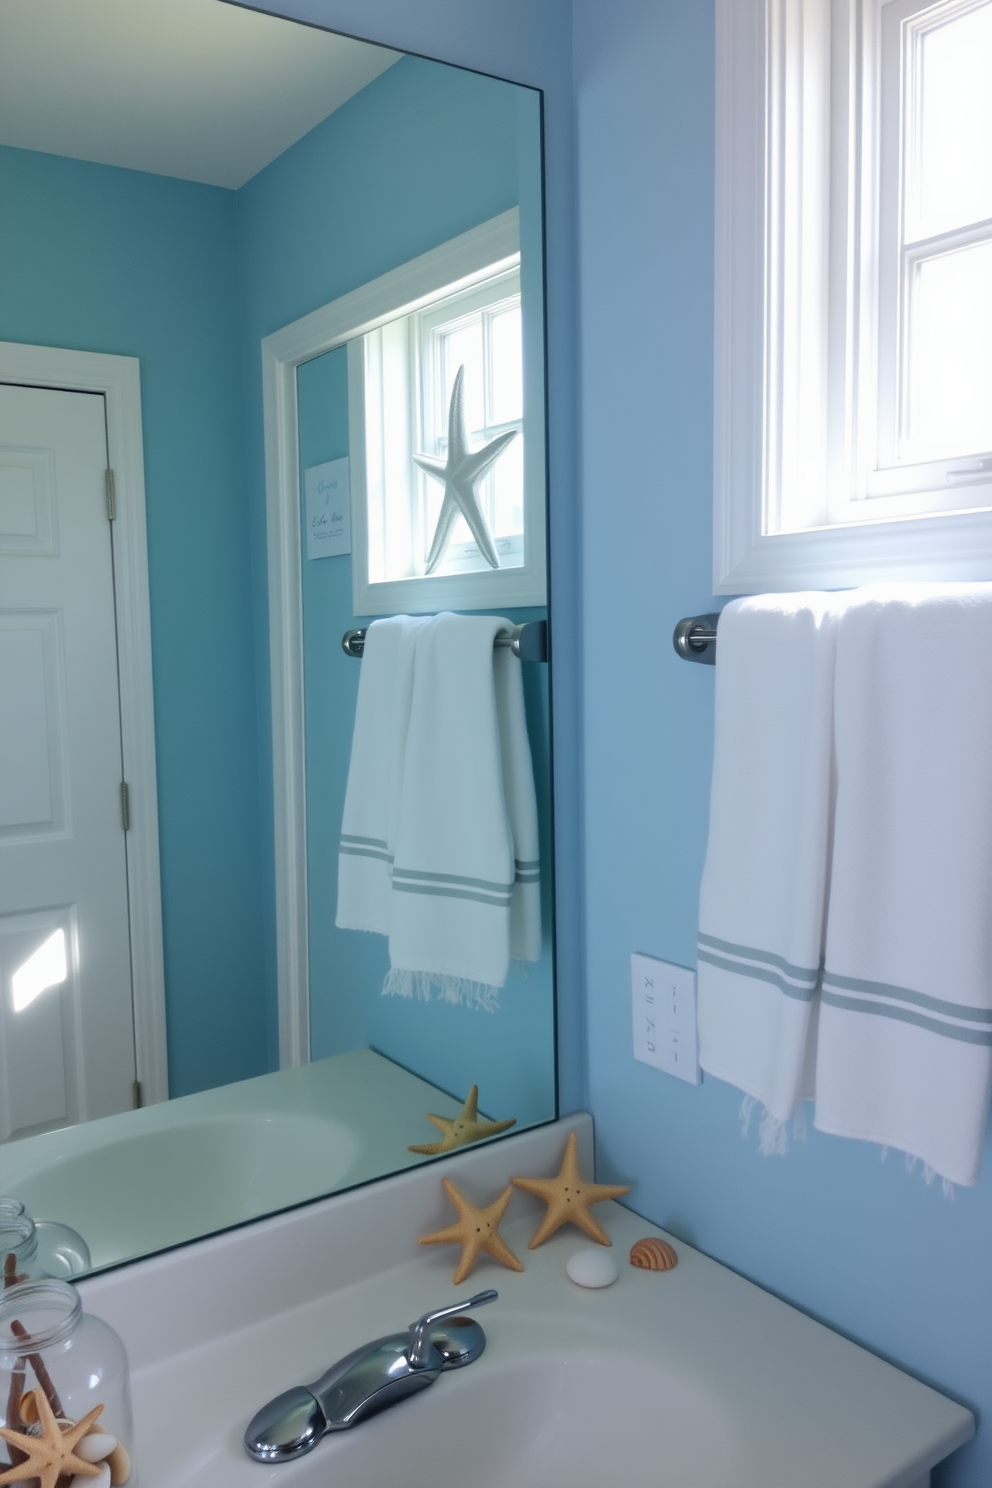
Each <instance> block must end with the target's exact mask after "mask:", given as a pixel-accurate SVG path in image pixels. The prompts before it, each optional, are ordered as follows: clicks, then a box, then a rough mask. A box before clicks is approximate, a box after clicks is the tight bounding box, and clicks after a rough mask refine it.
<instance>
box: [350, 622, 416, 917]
mask: <svg viewBox="0 0 992 1488" xmlns="http://www.w3.org/2000/svg"><path fill="white" fill-rule="evenodd" d="M425 624H426V619H424V618H421V617H417V618H411V617H410V616H408V615H395V616H392V617H391V618H390V619H388V620H375V621H373V623H372V624H371V625H370V626H369V627H368V630H367V631H366V635H365V648H364V651H363V653H362V671H361V677H360V679H359V683H358V702H357V706H356V709H355V732H354V736H353V738H352V742H351V763H350V765H349V767H348V785H347V790H346V792H345V798H344V813H343V817H342V822H341V844H340V850H339V854H338V908H337V916H336V918H335V924H336V925H337V926H338V927H339V928H340V929H342V930H370V931H373V932H375V933H377V934H379V935H388V934H389V919H390V906H391V902H392V900H391V889H392V866H393V849H394V846H395V843H396V826H397V821H398V818H399V802H400V789H401V786H402V780H403V759H404V751H405V749H406V736H407V729H408V728H409V723H410V702H411V698H412V696H413V659H414V653H415V649H416V640H417V633H418V631H419V630H420V629H421V628H422V627H423V626H424V625H425Z"/></svg>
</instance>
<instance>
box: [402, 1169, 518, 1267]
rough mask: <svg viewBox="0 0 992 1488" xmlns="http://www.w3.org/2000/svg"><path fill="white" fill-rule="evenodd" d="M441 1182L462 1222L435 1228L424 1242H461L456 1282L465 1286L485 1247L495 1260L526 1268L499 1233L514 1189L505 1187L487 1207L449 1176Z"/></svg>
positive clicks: (442, 1243) (431, 1243) (426, 1236)
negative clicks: (477, 1204)
mask: <svg viewBox="0 0 992 1488" xmlns="http://www.w3.org/2000/svg"><path fill="white" fill-rule="evenodd" d="M441 1182H442V1183H443V1184H444V1191H445V1193H446V1194H447V1195H448V1198H449V1199H450V1200H451V1202H452V1203H453V1204H454V1206H455V1208H456V1209H457V1210H458V1222H457V1224H453V1225H448V1228H447V1229H446V1230H435V1231H434V1232H433V1234H431V1235H421V1237H420V1244H421V1245H460V1246H461V1248H462V1258H461V1260H460V1261H459V1262H458V1270H457V1271H456V1272H455V1275H454V1285H455V1286H461V1284H462V1282H463V1281H464V1280H465V1278H466V1276H468V1275H469V1274H470V1273H471V1272H472V1271H473V1270H474V1268H475V1263H476V1261H477V1260H478V1259H479V1255H480V1254H481V1252H482V1251H485V1253H486V1254H487V1255H491V1256H492V1257H493V1259H494V1260H496V1261H502V1262H503V1265H504V1266H509V1268H510V1270H511V1271H522V1270H523V1269H524V1268H523V1264H522V1262H520V1261H518V1260H517V1258H516V1256H515V1255H514V1254H513V1251H512V1250H511V1249H510V1247H509V1246H508V1245H507V1243H506V1241H505V1240H504V1239H503V1237H502V1235H501V1234H500V1233H499V1225H500V1220H501V1219H502V1218H503V1215H504V1214H505V1213H506V1206H507V1204H508V1203H509V1202H510V1199H511V1198H512V1197H513V1189H512V1188H507V1189H505V1190H504V1191H503V1193H501V1194H500V1196H499V1198H498V1199H497V1200H496V1202H495V1204H490V1205H489V1206H488V1207H487V1208H485V1209H476V1207H475V1205H474V1204H470V1203H469V1201H468V1199H466V1197H465V1195H464V1194H461V1193H459V1192H458V1190H457V1188H456V1187H455V1185H454V1184H453V1183H452V1182H451V1181H450V1180H449V1179H447V1178H442V1179H441Z"/></svg>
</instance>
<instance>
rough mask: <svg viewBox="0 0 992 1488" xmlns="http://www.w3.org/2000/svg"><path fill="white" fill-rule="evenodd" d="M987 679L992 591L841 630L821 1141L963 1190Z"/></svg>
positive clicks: (940, 599) (973, 1069)
mask: <svg viewBox="0 0 992 1488" xmlns="http://www.w3.org/2000/svg"><path fill="white" fill-rule="evenodd" d="M721 644H722V640H721ZM990 677H992V584H948V585H933V584H930V585H872V586H869V587H868V588H866V589H862V590H860V591H858V594H857V597H856V603H854V604H852V605H851V607H850V609H849V610H848V612H847V613H846V614H845V616H844V618H843V621H842V623H841V626H840V632H839V639H838V648H837V682H836V705H835V726H836V739H837V778H838V785H837V808H836V823H835V831H834V848H833V868H832V875H831V886H830V910H829V923H828V928H827V937H826V969H825V971H824V975H823V991H822V994H821V997H822V1007H821V1012H820V1028H819V1048H818V1054H817V1065H816V1117H815V1124H816V1126H817V1127H818V1128H819V1129H820V1130H821V1131H826V1132H832V1133H835V1134H836V1135H839V1136H848V1137H861V1138H865V1139H867V1140H869V1141H872V1142H879V1143H881V1144H882V1145H883V1146H886V1147H889V1146H891V1147H896V1148H898V1149H900V1150H902V1151H904V1152H906V1153H908V1154H909V1155H910V1156H911V1157H916V1158H920V1159H922V1161H923V1162H924V1163H925V1164H926V1165H927V1167H928V1168H929V1169H930V1170H932V1171H933V1172H935V1173H938V1174H940V1175H941V1176H942V1177H943V1178H945V1179H948V1180H950V1181H951V1182H953V1183H960V1184H966V1185H970V1184H974V1183H976V1182H977V1181H978V1170H979V1164H980V1161H981V1155H982V1146H983V1142H984V1138H985V1126H986V1119H987V1114H988V1107H989V1091H990V1081H992V934H990V931H989V906H990V904H992V686H990Z"/></svg>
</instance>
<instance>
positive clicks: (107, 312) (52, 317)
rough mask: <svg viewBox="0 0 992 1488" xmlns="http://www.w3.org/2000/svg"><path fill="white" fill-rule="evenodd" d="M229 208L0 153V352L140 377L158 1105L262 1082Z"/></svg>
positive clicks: (187, 188)
mask: <svg viewBox="0 0 992 1488" xmlns="http://www.w3.org/2000/svg"><path fill="white" fill-rule="evenodd" d="M234 208H235V202H234V195H233V193H232V192H229V191H222V190H219V189H217V188H214V187H210V186H201V185H195V184H192V183H190V182H186V181H177V180H172V179H169V178H166V177H164V176H153V175H148V174H145V173H142V172H138V171H127V170H118V169H115V168H113V167H109V166H101V165H92V164H87V163H84V162H81V161H75V160H66V159H63V158H61V157H58V156H52V155H43V154H37V153H34V152H31V151H23V150H11V149H6V148H2V149H0V211H2V219H0V337H2V338H4V339H6V340H10V341H23V342H32V343H37V344H40V345H46V346H63V347H70V348H75V349H81V350H88V351H104V352H113V353H116V354H118V355H125V356H136V357H138V358H139V359H140V362H141V392H142V421H143V429H144V452H145V480H146V502H147V515H148V556H149V583H150V589H151V614H152V650H153V667H154V683H155V741H156V751H157V760H158V793H159V832H160V839H161V857H162V909H163V918H164V932H165V971H166V997H167V1022H168V1047H169V1084H170V1090H171V1093H172V1094H173V1095H185V1094H189V1093H190V1092H192V1091H194V1090H200V1089H203V1088H205V1087H207V1086H211V1085H218V1084H224V1083H226V1082H227V1081H229V1080H239V1079H244V1078H246V1077H247V1076H250V1075H255V1074H259V1073H262V1072H263V1071H264V1070H265V1069H266V1068H268V1067H270V1059H271V1052H272V1051H271V1049H270V1047H269V1046H268V1044H267V1022H266V1013H265V1006H264V1003H265V995H266V991H265V984H264V978H263V975H262V940H261V931H260V924H261V920H262V876H261V828H260V798H259V786H258V755H257V748H256V738H257V734H256V720H255V677H254V672H253V644H252V594H251V587H250V575H249V565H248V557H249V547H248V542H249V534H248V529H247V526H246V523H245V519H244V510H243V507H244V491H245V480H246V467H245V454H244V451H245V441H244V426H243V411H242V403H241V397H240V379H241V362H240V346H239V342H238V310H237V301H236V285H235V279H234V275H233V273H232V266H233V263H234V227H235V211H234Z"/></svg>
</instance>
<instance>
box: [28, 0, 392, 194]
mask: <svg viewBox="0 0 992 1488" xmlns="http://www.w3.org/2000/svg"><path fill="white" fill-rule="evenodd" d="M401 55H402V54H401V53H399V52H391V51H387V50H386V49H385V48H384V47H375V46H369V45H368V44H366V43H365V42H361V41H351V40H349V39H348V38H346V37H343V36H334V35H331V34H330V33H329V32H327V31H318V30H315V29H314V28H313V27H309V26H302V25H296V24H294V23H293V22H291V21H284V20H280V19H278V18H277V17H275V16H270V15H260V14H259V13H258V12H257V11H252V10H244V9H241V7H240V6H238V5H228V4H225V3H223V0H0V144H4V145H17V146H19V147H20V148H22V149H25V150H42V151H45V152H46V153H47V154H53V155H69V156H72V157H73V158H75V159H77V160H96V161H99V162H100V163H102V164H104V165H121V166H127V167H130V168H131V169H132V170H142V171H153V172H155V173H156V174H158V175H163V176H180V177H182V178H183V179H184V180H187V181H205V182H207V183H208V184H209V185H211V186H229V187H232V188H236V187H238V186H242V185H244V183H245V181H248V180H250V179H251V177H252V176H254V175H255V174H256V173H257V172H258V171H260V170H261V169H262V167H263V166H266V165H268V164H269V162H270V161H271V160H274V159H275V158H276V156H277V155H281V154H282V152H283V151H284V150H286V149H288V148H289V146H290V145H292V144H294V143H295V141H296V140H298V139H300V138H301V137H302V136H303V135H304V134H306V133H307V132H308V130H310V129H312V128H313V127H314V125H315V124H319V123H320V121H321V119H324V118H326V117H327V115H328V114H330V113H333V111H334V110H335V109H336V108H340V106H341V105H342V104H343V103H345V102H346V101H347V100H348V99H349V98H351V97H352V96H353V95H354V94H355V93H357V92H358V91H359V90H360V89H361V88H364V87H365V86H366V84H367V83H370V82H371V81H372V79H373V78H376V77H378V76H379V74H380V73H381V72H385V70H386V68H387V67H391V66H392V64H393V63H394V62H397V61H398V60H399V58H400V56H401Z"/></svg>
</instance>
